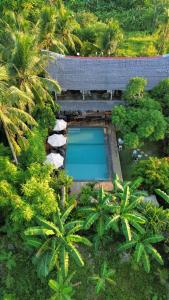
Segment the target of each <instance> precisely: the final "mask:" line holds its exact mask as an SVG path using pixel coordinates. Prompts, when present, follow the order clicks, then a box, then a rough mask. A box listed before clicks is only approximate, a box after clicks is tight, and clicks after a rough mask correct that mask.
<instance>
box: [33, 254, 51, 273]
mask: <svg viewBox="0 0 169 300" xmlns="http://www.w3.org/2000/svg"><path fill="white" fill-rule="evenodd" d="M49 260H50V254H49V253H48V252H46V253H45V254H44V255H43V256H41V257H40V258H39V259H38V260H35V261H37V272H38V275H39V277H47V276H48V274H49Z"/></svg>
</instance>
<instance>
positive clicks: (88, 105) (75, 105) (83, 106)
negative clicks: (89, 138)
mask: <svg viewBox="0 0 169 300" xmlns="http://www.w3.org/2000/svg"><path fill="white" fill-rule="evenodd" d="M57 103H58V104H60V106H61V111H81V112H86V111H93V112H95V111H100V112H104V111H111V110H112V108H113V106H116V105H120V104H124V101H122V100H57Z"/></svg>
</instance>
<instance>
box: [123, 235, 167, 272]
mask: <svg viewBox="0 0 169 300" xmlns="http://www.w3.org/2000/svg"><path fill="white" fill-rule="evenodd" d="M163 239H164V237H163V236H162V235H152V234H149V235H148V234H143V235H142V234H135V236H134V238H133V240H132V241H127V242H125V243H123V244H122V245H120V246H119V247H118V251H126V250H128V249H133V248H134V260H135V262H136V263H138V264H142V265H143V267H144V269H145V271H146V272H147V273H149V272H150V257H153V258H154V259H155V260H156V261H157V262H158V263H160V264H161V265H163V259H162V257H161V255H160V253H159V252H158V251H157V249H156V248H154V247H153V246H152V244H155V243H158V242H161V241H162V240H163Z"/></svg>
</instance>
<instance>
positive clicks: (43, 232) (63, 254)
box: [25, 205, 91, 278]
mask: <svg viewBox="0 0 169 300" xmlns="http://www.w3.org/2000/svg"><path fill="white" fill-rule="evenodd" d="M73 209H74V205H71V206H69V207H68V208H67V209H66V210H65V212H63V213H61V212H60V211H59V210H58V212H57V214H56V217H55V220H54V222H49V221H47V220H45V219H43V218H38V222H39V224H40V225H39V226H36V227H30V228H28V229H27V230H26V231H25V235H26V236H29V237H30V236H39V237H40V238H41V239H35V238H33V239H28V240H27V243H28V244H29V245H30V246H34V247H36V248H38V251H37V252H36V255H35V260H34V261H35V263H38V274H39V275H40V276H47V275H48V274H49V272H50V271H51V270H52V269H53V268H54V267H55V266H57V268H58V269H60V268H61V271H62V276H63V277H64V278H65V277H66V276H67V274H68V267H69V258H71V259H72V260H74V261H75V263H77V264H78V265H79V266H83V265H84V261H83V259H82V257H81V255H80V252H79V250H78V249H77V244H78V243H82V244H85V245H87V246H91V242H90V241H89V240H88V239H87V238H85V237H82V236H80V235H79V234H78V232H79V231H80V230H82V229H83V221H79V220H74V221H68V218H69V216H70V214H71V212H72V210H73Z"/></svg>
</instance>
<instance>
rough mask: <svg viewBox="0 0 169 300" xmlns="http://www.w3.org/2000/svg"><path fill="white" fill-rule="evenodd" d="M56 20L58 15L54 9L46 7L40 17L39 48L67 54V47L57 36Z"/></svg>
mask: <svg viewBox="0 0 169 300" xmlns="http://www.w3.org/2000/svg"><path fill="white" fill-rule="evenodd" d="M56 18H57V15H56V10H55V8H54V7H49V6H46V7H44V8H43V10H42V12H41V15H40V20H39V22H38V27H39V33H38V39H39V43H40V46H39V47H40V48H41V49H46V50H53V51H55V52H59V53H65V52H66V47H65V46H64V44H63V43H62V42H61V41H60V39H58V38H57V36H56V34H55V29H56Z"/></svg>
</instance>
